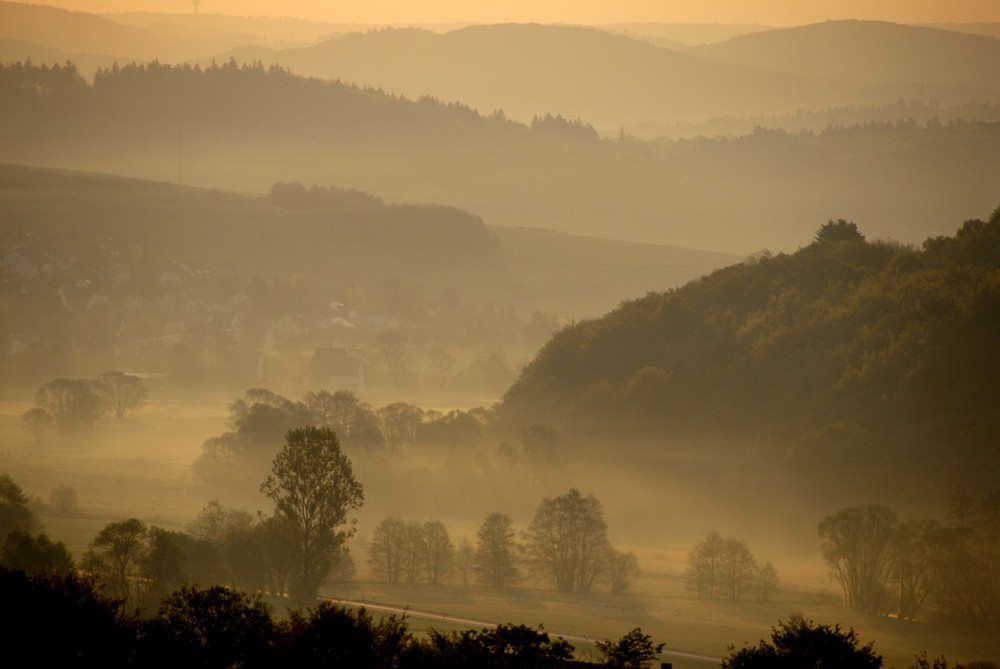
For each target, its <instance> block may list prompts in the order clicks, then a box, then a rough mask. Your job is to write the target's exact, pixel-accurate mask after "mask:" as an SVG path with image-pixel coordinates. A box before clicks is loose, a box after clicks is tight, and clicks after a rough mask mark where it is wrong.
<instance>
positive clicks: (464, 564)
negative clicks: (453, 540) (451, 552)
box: [455, 537, 476, 587]
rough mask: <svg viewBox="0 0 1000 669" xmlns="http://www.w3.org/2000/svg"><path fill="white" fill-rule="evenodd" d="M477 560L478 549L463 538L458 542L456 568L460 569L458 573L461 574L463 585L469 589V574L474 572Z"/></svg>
mask: <svg viewBox="0 0 1000 669" xmlns="http://www.w3.org/2000/svg"><path fill="white" fill-rule="evenodd" d="M475 558H476V549H475V548H474V547H473V545H472V542H471V541H469V540H468V539H466V538H465V537H462V540H461V541H460V542H458V550H457V551H455V567H456V568H457V569H458V573H459V574H461V576H462V585H464V586H465V587H469V574H470V573H471V572H472V569H473V566H474V564H475Z"/></svg>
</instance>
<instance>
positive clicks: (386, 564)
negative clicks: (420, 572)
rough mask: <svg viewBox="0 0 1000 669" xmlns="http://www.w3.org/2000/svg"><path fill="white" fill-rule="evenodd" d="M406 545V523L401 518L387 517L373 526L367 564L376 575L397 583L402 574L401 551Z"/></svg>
mask: <svg viewBox="0 0 1000 669" xmlns="http://www.w3.org/2000/svg"><path fill="white" fill-rule="evenodd" d="M405 545H406V523H404V522H403V519H402V518H396V517H394V516H390V517H387V518H385V519H383V520H382V522H380V523H379V524H378V525H376V526H375V531H374V532H373V533H372V542H371V546H370V547H369V549H368V564H369V565H371V568H372V571H373V572H374V573H375V575H376V576H379V577H381V578H384V579H385V580H386V581H388V582H389V583H398V582H399V579H400V576H402V574H403V552H404V549H405Z"/></svg>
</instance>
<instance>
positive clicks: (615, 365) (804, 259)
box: [501, 208, 1000, 492]
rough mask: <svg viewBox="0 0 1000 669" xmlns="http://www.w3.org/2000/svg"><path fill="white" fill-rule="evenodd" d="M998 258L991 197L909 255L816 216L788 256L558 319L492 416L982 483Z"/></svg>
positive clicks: (992, 381)
mask: <svg viewBox="0 0 1000 669" xmlns="http://www.w3.org/2000/svg"><path fill="white" fill-rule="evenodd" d="M998 267H1000V208H997V210H995V211H994V213H993V215H992V217H991V218H990V219H989V221H988V222H983V221H982V220H979V219H971V220H969V221H966V222H965V223H964V224H962V226H961V227H960V229H959V230H958V232H957V234H955V235H954V236H951V237H936V238H932V239H928V240H927V241H926V242H925V243H924V245H923V247H922V248H921V249H919V250H918V249H915V248H911V247H904V246H900V245H898V244H894V243H891V242H884V241H883V242H869V241H866V240H865V239H864V237H863V235H861V234H859V233H858V231H857V228H856V226H854V225H853V224H848V223H847V222H844V221H839V222H836V223H834V222H831V223H828V224H827V225H824V226H823V227H822V228H821V229H820V232H819V233H818V234H817V238H816V241H814V242H813V243H811V244H809V245H808V246H805V247H803V248H801V249H800V250H798V251H796V252H795V253H792V254H788V255H785V254H779V255H775V256H768V255H766V254H765V255H763V256H761V257H759V258H757V259H755V260H754V261H752V262H748V263H745V264H742V265H734V266H731V267H727V268H724V269H721V270H717V271H716V272H714V273H713V274H711V275H709V276H707V277H704V278H702V279H700V280H698V281H694V282H692V283H689V284H687V285H685V286H683V287H682V288H680V289H677V290H673V291H668V292H665V293H651V294H649V295H647V296H646V297H644V298H640V299H637V300H633V301H630V302H628V303H625V304H623V305H621V306H620V307H619V308H618V309H615V310H613V311H612V312H610V313H608V314H607V315H605V316H604V317H602V318H599V319H594V320H590V321H584V322H581V323H577V324H575V325H572V326H569V327H566V328H564V329H563V330H561V331H560V332H559V333H558V334H557V335H556V336H555V337H553V338H552V339H551V340H550V341H549V342H548V344H546V345H545V347H543V348H542V350H541V351H540V352H539V354H538V356H537V357H536V358H535V359H534V360H533V361H532V363H531V364H530V365H528V366H527V367H526V368H525V370H524V372H523V373H522V374H521V376H520V378H519V379H518V381H517V382H516V383H515V384H514V385H513V386H512V387H511V388H510V389H509V390H508V392H507V393H506V395H505V396H504V400H503V404H502V409H501V411H502V413H504V414H506V415H507V416H508V417H509V418H510V419H511V420H514V421H517V422H520V423H522V424H530V423H532V422H539V423H545V424H551V425H554V426H558V427H559V428H561V429H566V430H570V431H573V432H574V433H577V434H585V435H588V436H589V437H590V438H597V436H599V435H603V436H605V437H608V438H614V439H616V440H617V439H622V438H626V437H627V436H629V435H631V436H633V437H642V438H648V439H651V440H662V439H669V440H670V441H669V442H668V443H674V444H676V443H677V442H684V441H687V442H688V443H696V444H701V445H703V447H704V448H708V449H717V448H720V446H719V444H720V443H721V444H727V443H728V444H733V443H735V444H738V452H740V453H742V454H743V457H747V458H748V462H749V461H750V460H753V461H757V462H760V461H763V460H766V461H770V462H773V463H775V464H776V465H777V464H783V465H785V466H787V467H790V468H791V469H792V470H793V471H798V472H800V473H803V474H806V475H807V476H809V477H811V478H813V479H816V480H819V479H822V478H829V479H833V480H835V481H849V480H853V481H864V480H872V481H877V482H878V485H883V486H887V487H889V488H892V489H896V490H898V489H901V488H905V487H909V489H910V490H911V492H912V491H913V490H918V489H919V487H920V485H922V484H925V483H926V482H928V481H930V480H935V481H939V482H941V483H942V484H943V485H945V486H946V487H947V485H949V484H950V485H952V486H956V485H962V484H963V483H964V484H968V485H970V486H971V485H978V484H988V483H989V482H990V481H995V480H996V476H997V475H998V473H1000V472H998V470H997V467H998V466H1000V458H998V457H997V455H998V452H997V447H996V441H995V439H994V438H993V435H994V434H995V433H996V430H997V429H998V427H1000V412H998V411H997V405H996V403H995V402H994V401H993V398H994V397H996V394H997V392H998V391H1000V389H998V388H997V383H998V380H1000V357H998V356H997V355H995V353H994V350H993V349H994V345H993V342H995V341H996V339H997V337H1000V320H998V318H997V315H998V314H1000V272H998V270H997V268H998ZM664 447H666V446H664ZM904 466H905V468H906V471H907V472H909V473H908V476H907V480H906V481H894V480H893V473H894V472H895V471H897V469H898V468H901V467H904Z"/></svg>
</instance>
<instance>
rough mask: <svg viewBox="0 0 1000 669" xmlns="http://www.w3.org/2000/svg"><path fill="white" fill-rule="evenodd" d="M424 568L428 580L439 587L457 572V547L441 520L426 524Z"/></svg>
mask: <svg viewBox="0 0 1000 669" xmlns="http://www.w3.org/2000/svg"><path fill="white" fill-rule="evenodd" d="M424 567H425V568H426V569H427V580H428V581H429V582H430V583H431V584H432V585H437V584H438V583H440V582H441V581H442V580H443V579H445V578H447V577H448V576H450V575H451V574H452V573H454V571H455V547H454V546H453V545H452V543H451V538H450V537H449V536H448V529H447V528H446V527H445V526H444V523H442V522H441V521H440V520H430V521H427V522H426V523H424Z"/></svg>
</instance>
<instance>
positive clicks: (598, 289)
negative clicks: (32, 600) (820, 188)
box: [0, 164, 739, 318]
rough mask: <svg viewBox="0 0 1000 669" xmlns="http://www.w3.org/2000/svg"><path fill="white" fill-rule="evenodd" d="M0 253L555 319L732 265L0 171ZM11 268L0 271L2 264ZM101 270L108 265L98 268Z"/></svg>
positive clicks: (321, 202) (356, 195) (465, 221)
mask: <svg viewBox="0 0 1000 669" xmlns="http://www.w3.org/2000/svg"><path fill="white" fill-rule="evenodd" d="M0 217H2V218H3V220H4V221H5V225H4V230H3V235H0V259H2V258H5V257H6V255H7V253H10V252H12V251H14V250H17V249H20V248H22V247H27V248H28V249H29V250H30V248H31V246H32V244H31V240H32V238H39V237H41V238H55V239H62V240H70V241H67V242H66V243H68V244H70V245H71V246H72V241H71V240H81V239H85V240H90V241H88V242H87V243H88V244H91V245H92V244H99V245H107V246H108V247H109V248H117V249H130V250H131V251H130V252H131V253H133V254H137V255H138V256H140V257H143V258H146V260H147V262H150V261H151V259H153V258H155V259H156V260H157V262H159V263H160V264H162V265H164V266H169V265H170V264H171V263H183V264H185V265H188V266H192V267H198V266H207V267H211V268H214V271H218V272H229V271H232V272H245V273H251V274H253V273H257V274H260V275H262V276H279V277H286V276H293V275H294V276H298V277H300V280H304V279H305V278H308V279H309V280H315V281H319V282H321V283H322V284H323V285H327V284H332V285H339V286H343V285H357V286H363V287H368V288H370V287H372V286H381V285H382V284H384V283H385V282H387V281H390V280H398V278H399V277H401V276H402V277H406V285H407V288H408V289H410V290H414V291H416V292H426V293H428V294H431V295H437V294H439V293H440V291H442V290H445V289H453V290H456V291H457V294H459V295H462V296H463V297H465V298H467V299H469V300H472V301H474V302H475V303H477V304H486V303H494V304H498V305H501V306H503V307H504V308H510V307H514V306H516V307H517V308H518V309H519V310H521V311H525V312H526V313H529V314H530V313H531V311H532V310H539V311H543V312H545V313H550V314H556V315H558V316H560V317H564V318H579V317H583V316H588V315H594V314H598V313H601V312H602V311H604V310H606V309H607V308H609V307H610V306H613V305H614V304H617V303H618V302H619V301H621V300H622V299H624V298H625V297H627V296H629V295H636V294H641V293H642V292H644V291H645V290H648V287H649V286H651V285H653V286H661V287H665V286H671V285H680V284H682V283H684V282H686V281H689V280H690V279H692V278H694V277H696V276H700V275H701V274H704V273H705V272H708V271H711V270H712V269H715V268H717V267H721V266H724V265H727V264H730V263H732V262H736V261H738V260H739V258H738V257H735V256H730V255H726V254H721V253H711V252H704V251H695V250H690V249H680V248H672V247H663V246H654V245H643V244H629V243H626V242H617V241H610V240H602V239H596V238H587V237H579V236H573V235H565V234H558V233H552V232H547V231H543V230H530V229H520V228H495V227H492V228H491V227H488V226H486V225H485V224H484V223H483V221H482V220H481V219H480V218H479V217H477V216H474V215H473V214H470V213H468V212H465V211H462V210H459V209H456V208H454V207H448V206H443V205H426V204H425V205H407V204H391V203H386V202H384V201H383V200H382V199H381V198H379V197H377V196H374V195H371V194H368V193H364V192H361V191H357V190H352V189H344V188H337V187H333V186H309V187H306V186H304V185H302V184H297V183H284V184H275V185H274V186H273V187H272V188H271V189H270V192H269V193H268V194H267V195H248V194H244V193H234V192H222V191H215V190H205V189H199V188H192V187H184V186H177V185H174V184H168V183H162V182H153V181H145V180H140V179H129V178H123V177H116V176H111V175H105V174H95V173H87V172H73V171H63V170H48V169H39V168H33V167H27V166H23V165H3V164H0ZM8 269H10V268H8ZM98 271H99V272H106V271H107V268H98Z"/></svg>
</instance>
